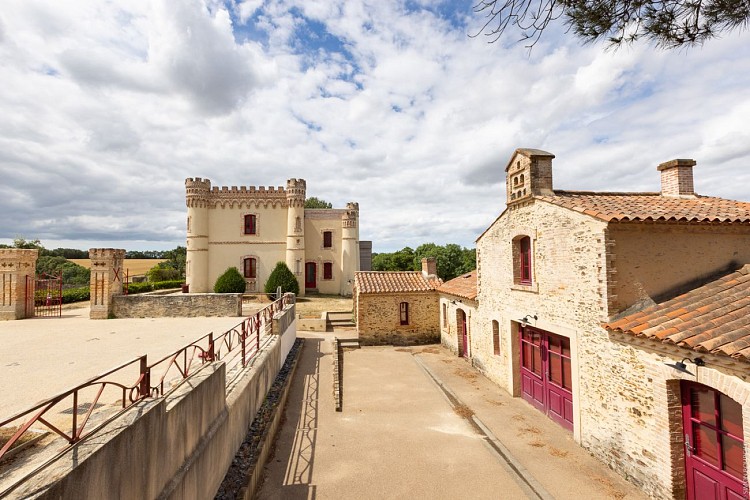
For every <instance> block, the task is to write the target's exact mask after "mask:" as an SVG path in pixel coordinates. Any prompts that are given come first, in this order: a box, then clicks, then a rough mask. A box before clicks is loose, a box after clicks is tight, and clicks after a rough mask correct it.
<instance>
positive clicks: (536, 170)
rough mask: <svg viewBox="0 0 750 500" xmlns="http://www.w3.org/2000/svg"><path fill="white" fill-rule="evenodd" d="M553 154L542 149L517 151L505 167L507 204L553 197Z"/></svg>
mask: <svg viewBox="0 0 750 500" xmlns="http://www.w3.org/2000/svg"><path fill="white" fill-rule="evenodd" d="M554 157H555V155H553V154H552V153H548V152H546V151H542V150H541V149H528V148H519V149H516V151H515V153H513V156H511V158H510V161H509V162H508V165H507V166H506V167H505V192H506V195H507V198H506V201H505V202H506V204H507V205H514V204H516V203H519V202H522V201H527V200H530V199H531V198H532V197H533V196H535V195H537V196H540V195H552V194H554V193H553V191H552V159H553V158H554Z"/></svg>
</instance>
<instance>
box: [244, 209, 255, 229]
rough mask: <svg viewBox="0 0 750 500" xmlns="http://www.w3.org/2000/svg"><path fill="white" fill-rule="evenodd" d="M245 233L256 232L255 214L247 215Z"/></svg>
mask: <svg viewBox="0 0 750 500" xmlns="http://www.w3.org/2000/svg"><path fill="white" fill-rule="evenodd" d="M245 234H255V216H254V215H252V214H248V215H246V216H245Z"/></svg>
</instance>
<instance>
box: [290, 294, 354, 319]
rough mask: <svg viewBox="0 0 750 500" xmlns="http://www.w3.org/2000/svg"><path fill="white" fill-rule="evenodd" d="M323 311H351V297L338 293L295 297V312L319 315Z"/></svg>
mask: <svg viewBox="0 0 750 500" xmlns="http://www.w3.org/2000/svg"><path fill="white" fill-rule="evenodd" d="M324 312H352V298H351V297H341V296H340V295H305V296H304V297H297V314H301V315H302V316H303V317H308V318H311V317H315V318H317V317H320V315H321V314H322V313H324Z"/></svg>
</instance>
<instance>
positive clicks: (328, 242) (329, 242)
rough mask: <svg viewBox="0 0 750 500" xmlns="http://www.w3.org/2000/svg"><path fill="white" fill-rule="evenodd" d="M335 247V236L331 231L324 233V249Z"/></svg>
mask: <svg viewBox="0 0 750 500" xmlns="http://www.w3.org/2000/svg"><path fill="white" fill-rule="evenodd" d="M332 246H333V235H332V233H331V231H324V232H323V247H324V248H331V247H332Z"/></svg>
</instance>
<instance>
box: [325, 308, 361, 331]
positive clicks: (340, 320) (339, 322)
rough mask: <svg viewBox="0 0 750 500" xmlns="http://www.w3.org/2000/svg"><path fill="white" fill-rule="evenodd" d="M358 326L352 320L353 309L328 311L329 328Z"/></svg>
mask: <svg viewBox="0 0 750 500" xmlns="http://www.w3.org/2000/svg"><path fill="white" fill-rule="evenodd" d="M356 326H357V325H355V324H354V322H353V321H352V313H351V311H334V312H329V313H328V327H329V328H336V329H339V328H354V327H356Z"/></svg>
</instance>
